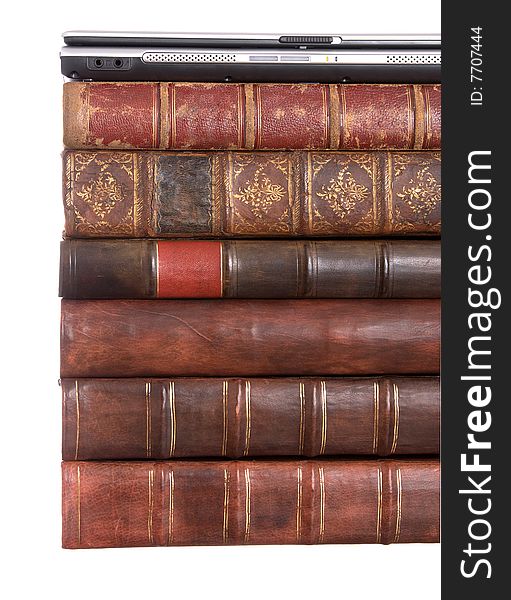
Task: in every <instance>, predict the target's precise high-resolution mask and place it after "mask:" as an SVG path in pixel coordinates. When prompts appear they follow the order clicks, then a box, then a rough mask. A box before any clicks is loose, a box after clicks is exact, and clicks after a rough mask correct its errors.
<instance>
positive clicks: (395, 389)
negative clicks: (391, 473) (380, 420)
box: [390, 383, 399, 454]
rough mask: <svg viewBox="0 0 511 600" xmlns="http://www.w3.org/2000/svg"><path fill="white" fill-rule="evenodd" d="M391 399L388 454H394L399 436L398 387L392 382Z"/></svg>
mask: <svg viewBox="0 0 511 600" xmlns="http://www.w3.org/2000/svg"><path fill="white" fill-rule="evenodd" d="M392 392H393V396H394V398H393V400H394V430H393V432H392V446H391V447H390V454H394V452H395V451H396V447H397V440H398V437H399V388H398V387H397V384H395V383H393V384H392Z"/></svg>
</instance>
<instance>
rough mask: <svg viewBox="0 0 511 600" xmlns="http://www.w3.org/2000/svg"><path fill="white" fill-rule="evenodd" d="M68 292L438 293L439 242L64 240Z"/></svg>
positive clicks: (63, 285)
mask: <svg viewBox="0 0 511 600" xmlns="http://www.w3.org/2000/svg"><path fill="white" fill-rule="evenodd" d="M60 265H61V268H60V295H61V296H63V297H65V298H77V299H80V298H220V297H227V298H439V297H440V242H439V241H420V240H412V241H408V240H407V241H402V240H396V241H389V240H375V241H369V240H349V241H346V240H332V241H325V240H320V241H311V240H297V241H288V240H254V241H252V240H225V241H195V240H194V241H190V240H185V241H179V240H97V239H91V240H81V239H68V240H64V241H63V242H61V258H60Z"/></svg>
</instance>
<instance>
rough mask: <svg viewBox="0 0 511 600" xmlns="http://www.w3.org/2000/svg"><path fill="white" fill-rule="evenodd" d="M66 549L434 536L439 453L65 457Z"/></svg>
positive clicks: (381, 540) (371, 540)
mask: <svg viewBox="0 0 511 600" xmlns="http://www.w3.org/2000/svg"><path fill="white" fill-rule="evenodd" d="M62 477H63V486H62V489H63V514H62V544H63V546H64V548H103V547H125V546H179V545H229V544H342V543H351V544H353V543H382V544H390V543H397V542H400V543H407V542H437V541H438V538H439V491H440V489H439V487H440V481H439V463H438V461H437V460H415V461H409V460H371V461H368V460H352V461H347V460H346V461H342V460H322V461H313V460H310V461H272V462H269V461H227V462H225V461H217V462H211V461H199V462H197V461H196V462H188V461H176V462H151V461H147V462H65V463H63V466H62Z"/></svg>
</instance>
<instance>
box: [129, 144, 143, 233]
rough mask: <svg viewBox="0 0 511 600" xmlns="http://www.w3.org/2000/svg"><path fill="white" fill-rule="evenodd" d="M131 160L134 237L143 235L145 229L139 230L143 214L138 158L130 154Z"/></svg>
mask: <svg viewBox="0 0 511 600" xmlns="http://www.w3.org/2000/svg"><path fill="white" fill-rule="evenodd" d="M131 157H132V160H133V234H134V235H135V236H137V235H140V234H142V233H145V228H144V229H142V230H141V229H140V222H141V219H142V214H143V206H142V204H143V203H142V202H140V164H139V156H138V155H137V154H135V153H132V154H131Z"/></svg>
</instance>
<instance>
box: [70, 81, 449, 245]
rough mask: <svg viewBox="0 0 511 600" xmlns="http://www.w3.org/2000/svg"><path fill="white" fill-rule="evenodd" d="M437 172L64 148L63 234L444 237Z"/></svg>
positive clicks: (326, 155) (339, 157)
mask: <svg viewBox="0 0 511 600" xmlns="http://www.w3.org/2000/svg"><path fill="white" fill-rule="evenodd" d="M72 85H80V84H72ZM440 167H441V162H440V153H439V152H202V153H200V152H195V153H190V152H173V153H170V152H165V153H162V152H141V151H138V152H109V151H97V152H84V151H81V152H80V151H67V152H65V153H64V168H63V175H64V181H63V184H64V211H65V223H66V225H65V233H66V236H68V237H102V238H104V237H115V238H118V237H160V238H164V237H199V238H204V237H295V236H307V237H327V236H336V237H339V236H350V237H351V236H405V235H412V236H424V235H429V236H431V235H439V233H440V220H441V215H440V208H441V207H440V204H441V168H440Z"/></svg>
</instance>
